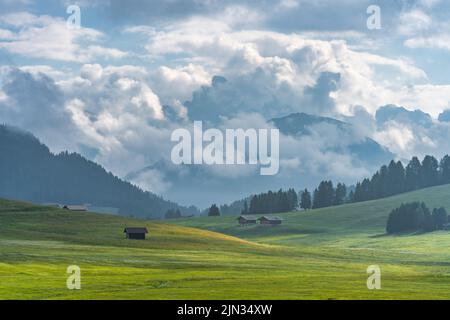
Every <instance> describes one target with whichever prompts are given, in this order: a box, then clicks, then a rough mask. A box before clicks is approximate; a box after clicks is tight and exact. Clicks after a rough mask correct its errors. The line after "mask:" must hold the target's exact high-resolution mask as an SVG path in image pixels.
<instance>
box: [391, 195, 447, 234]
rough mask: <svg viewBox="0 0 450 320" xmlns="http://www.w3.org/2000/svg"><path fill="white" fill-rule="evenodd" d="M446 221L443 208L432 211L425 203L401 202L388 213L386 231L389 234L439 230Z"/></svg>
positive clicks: (445, 213)
mask: <svg viewBox="0 0 450 320" xmlns="http://www.w3.org/2000/svg"><path fill="white" fill-rule="evenodd" d="M446 223H448V215H447V211H446V210H445V208H435V209H433V212H430V209H428V207H427V206H426V205H425V203H423V202H422V203H420V202H411V203H405V204H402V205H401V206H400V207H398V208H395V209H394V210H392V211H391V213H390V214H389V218H388V221H387V224H386V232H387V233H389V234H393V233H400V232H412V231H424V232H431V231H435V230H441V229H442V228H443V227H444V224H446Z"/></svg>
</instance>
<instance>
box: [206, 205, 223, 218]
mask: <svg viewBox="0 0 450 320" xmlns="http://www.w3.org/2000/svg"><path fill="white" fill-rule="evenodd" d="M208 216H210V217H217V216H220V210H219V208H218V207H217V205H216V204H213V205H212V206H211V208H209V211H208Z"/></svg>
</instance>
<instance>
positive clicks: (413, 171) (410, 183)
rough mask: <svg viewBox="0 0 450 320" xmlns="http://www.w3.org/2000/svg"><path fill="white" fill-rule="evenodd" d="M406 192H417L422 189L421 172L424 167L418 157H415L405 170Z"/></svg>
mask: <svg viewBox="0 0 450 320" xmlns="http://www.w3.org/2000/svg"><path fill="white" fill-rule="evenodd" d="M405 171H406V172H405V190H408V191H411V190H417V189H419V188H420V172H421V171H422V165H421V163H420V161H419V159H418V158H417V157H413V158H412V159H411V161H410V162H409V163H408V165H407V166H406V170H405Z"/></svg>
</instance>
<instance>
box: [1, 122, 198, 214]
mask: <svg viewBox="0 0 450 320" xmlns="http://www.w3.org/2000/svg"><path fill="white" fill-rule="evenodd" d="M0 177H1V178H0V197H1V198H8V199H17V200H26V201H31V202H35V203H47V202H56V203H61V204H91V205H94V206H100V207H115V208H118V209H119V212H120V214H122V215H133V216H135V217H142V218H161V217H162V216H163V215H164V213H165V212H166V211H167V210H168V209H172V208H179V209H180V211H181V212H182V213H183V214H186V215H187V214H197V213H198V210H197V209H196V208H194V207H190V208H187V207H182V206H179V205H178V204H176V203H175V202H171V201H167V200H165V199H163V198H161V197H159V196H157V195H155V194H153V193H151V192H147V191H143V190H142V189H140V188H138V187H136V186H134V185H132V184H130V183H129V182H126V181H123V180H121V179H119V178H118V177H116V176H114V175H113V174H112V173H111V172H107V171H106V170H105V169H104V168H103V167H102V166H100V165H98V164H96V163H94V162H92V161H89V160H87V159H85V158H84V157H82V156H81V155H79V154H76V153H69V152H63V153H60V154H56V155H55V154H53V153H51V152H50V151H49V149H48V148H47V147H46V146H45V145H44V144H42V143H41V142H40V141H39V140H38V139H37V138H36V137H34V136H33V135H32V134H31V133H28V132H25V131H22V130H20V129H17V128H14V127H9V126H6V125H2V126H0Z"/></svg>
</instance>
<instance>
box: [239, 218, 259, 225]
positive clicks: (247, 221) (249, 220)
mask: <svg viewBox="0 0 450 320" xmlns="http://www.w3.org/2000/svg"><path fill="white" fill-rule="evenodd" d="M236 220H237V221H238V222H239V225H241V226H246V225H249V224H256V222H257V221H258V220H257V219H256V218H255V217H249V216H240V217H239V218H237V219H236Z"/></svg>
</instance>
